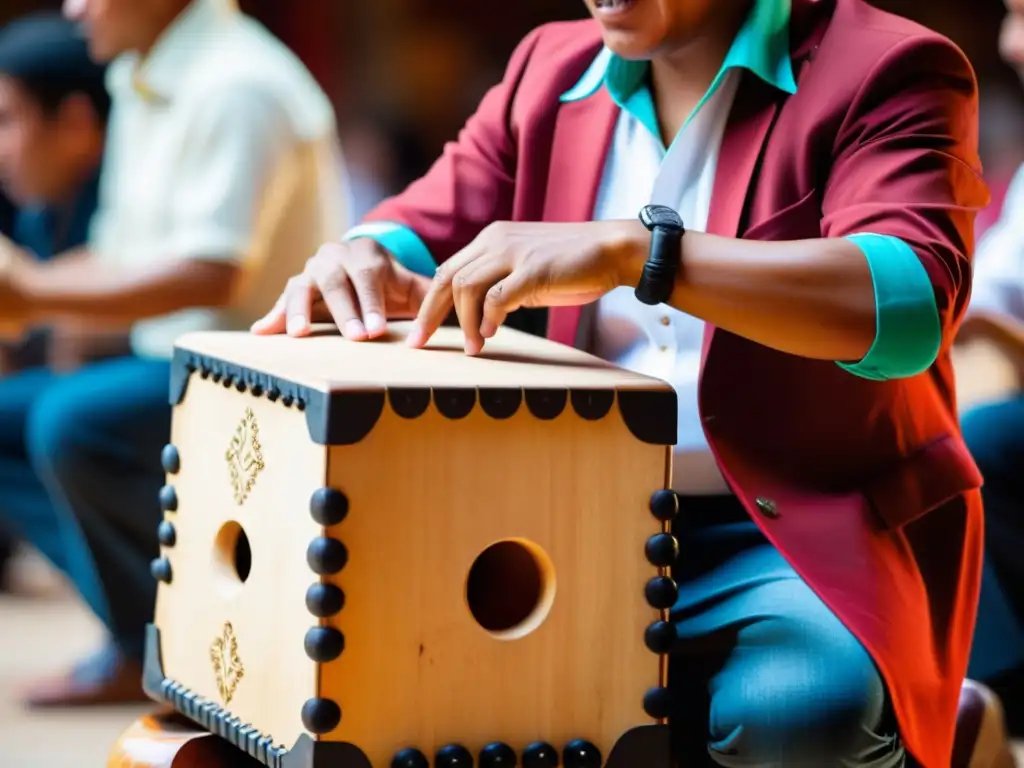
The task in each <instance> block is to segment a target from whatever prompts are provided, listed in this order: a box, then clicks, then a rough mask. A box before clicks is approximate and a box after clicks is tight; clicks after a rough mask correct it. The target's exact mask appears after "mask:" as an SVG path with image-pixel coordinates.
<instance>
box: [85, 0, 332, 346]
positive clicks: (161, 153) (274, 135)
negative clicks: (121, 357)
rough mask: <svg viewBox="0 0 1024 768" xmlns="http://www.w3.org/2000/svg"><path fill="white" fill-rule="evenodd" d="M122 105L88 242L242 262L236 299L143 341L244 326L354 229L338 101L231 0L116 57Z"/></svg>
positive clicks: (96, 246)
mask: <svg viewBox="0 0 1024 768" xmlns="http://www.w3.org/2000/svg"><path fill="white" fill-rule="evenodd" d="M109 86H110V91H111V94H112V97H113V102H114V106H113V112H112V115H111V120H110V127H109V140H108V149H107V156H106V159H105V164H104V171H103V178H102V181H101V192H100V210H99V212H98V214H97V218H96V222H95V225H94V228H93V231H92V234H91V237H90V247H91V250H92V251H93V252H94V253H95V254H96V256H97V257H98V258H100V259H103V260H106V261H107V262H109V263H110V264H117V265H125V266H128V265H135V264H139V265H141V264H156V263H159V262H167V261H173V260H177V259H204V260H223V261H230V262H236V263H238V264H239V265H241V267H242V269H243V272H242V279H241V280H240V281H239V286H238V291H237V293H236V295H235V297H234V300H233V302H232V303H231V305H230V306H229V307H227V308H218V309H190V310H185V311H182V312H176V313H174V314H172V315H169V316H164V317H157V318H153V319H148V320H144V321H141V322H138V323H137V324H136V325H135V327H134V328H133V329H132V344H133V347H134V349H135V352H136V353H137V354H140V355H145V356H151V357H161V358H165V357H168V356H169V355H170V354H171V352H172V347H173V344H174V340H175V339H176V338H177V337H178V336H179V335H180V334H182V333H185V332H188V331H194V330H205V329H245V328H248V326H249V325H250V324H251V323H252V322H253V321H254V320H256V319H257V318H259V317H260V316H262V315H263V314H264V313H265V312H266V311H267V310H268V309H269V308H270V307H271V306H272V305H273V303H274V301H275V300H276V299H277V297H278V295H280V292H281V290H282V288H283V287H284V284H285V282H286V281H287V279H288V277H289V276H290V275H293V274H296V273H298V272H300V271H301V269H302V265H303V264H304V262H305V261H306V260H307V259H308V258H309V257H310V256H312V255H313V254H314V253H315V252H316V250H317V248H319V246H320V245H321V244H322V243H325V242H331V241H333V240H337V239H338V238H339V237H340V236H341V235H342V233H343V232H344V231H345V229H346V221H345V219H346V210H347V201H346V197H345V194H344V189H343V186H344V185H343V182H342V178H341V174H340V173H339V170H338V169H339V164H340V150H339V149H338V141H337V134H336V127H335V119H334V112H333V109H332V107H331V105H330V102H329V100H328V99H327V97H326V95H325V94H324V93H323V91H322V90H321V89H320V87H319V86H318V85H317V83H316V82H315V80H314V79H313V77H312V76H311V75H310V74H309V72H308V71H307V70H306V69H305V67H304V66H303V65H302V64H301V63H300V62H299V60H298V59H297V58H296V57H295V56H294V54H292V53H291V51H289V50H288V49H287V48H286V47H285V46H284V45H283V44H282V43H280V42H279V41H278V40H277V39H275V38H274V37H273V36H272V35H271V34H270V33H269V32H267V31H266V30H265V29H264V28H263V27H262V26H260V25H259V24H258V23H257V22H255V21H254V20H252V19H251V18H249V17H247V16H245V15H243V14H241V13H240V12H239V11H238V8H237V6H236V5H235V3H234V2H233V0H194V2H193V3H192V5H191V6H189V8H188V9H187V10H186V11H185V12H184V13H183V14H182V16H181V17H179V19H178V20H177V21H176V22H175V23H174V25H173V26H172V27H171V28H170V29H169V30H168V31H167V32H166V33H165V34H164V36H163V37H162V38H161V39H160V40H159V41H158V43H157V45H156V46H155V48H154V49H153V50H152V51H151V52H150V54H149V56H148V57H147V58H146V59H145V60H144V61H141V62H140V61H139V60H138V57H136V56H131V55H130V56H124V57H122V58H120V59H119V60H118V61H116V62H115V63H114V64H113V65H112V66H111V68H110V74H109Z"/></svg>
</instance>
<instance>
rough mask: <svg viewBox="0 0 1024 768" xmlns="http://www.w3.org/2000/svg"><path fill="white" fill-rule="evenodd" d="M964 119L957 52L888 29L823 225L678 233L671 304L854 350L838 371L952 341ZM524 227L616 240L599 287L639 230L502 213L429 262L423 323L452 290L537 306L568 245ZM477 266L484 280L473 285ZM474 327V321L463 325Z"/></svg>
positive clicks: (967, 128) (967, 132)
mask: <svg viewBox="0 0 1024 768" xmlns="http://www.w3.org/2000/svg"><path fill="white" fill-rule="evenodd" d="M975 121H976V90H975V86H974V79H973V74H972V72H971V70H970V67H969V64H968V63H967V62H966V60H965V59H964V58H963V56H962V54H960V52H959V51H957V50H956V48H955V47H954V46H952V45H951V44H949V43H947V42H945V41H943V40H941V39H940V38H937V37H928V38H922V39H912V40H909V41H904V42H903V43H901V44H898V45H897V46H895V47H894V48H893V49H891V50H890V52H889V53H888V54H887V55H886V56H884V57H882V59H881V60H880V61H879V62H878V64H877V65H876V66H875V68H874V69H873V71H872V74H871V76H870V77H869V78H867V79H866V81H865V82H864V83H863V84H862V86H861V88H860V91H859V93H858V95H857V97H856V99H854V101H853V103H852V104H851V106H850V108H849V109H848V114H847V116H846V119H845V121H844V122H843V124H842V125H841V126H840V128H839V130H838V132H837V138H836V141H835V146H834V148H833V158H834V159H833V162H832V165H831V172H830V174H829V176H828V179H827V182H826V183H825V185H824V187H823V189H822V213H823V217H822V222H821V234H822V237H821V238H820V239H814V240H804V241H798V242H784V243H782V242H756V241H751V240H736V239H728V238H719V237H714V236H711V235H702V234H698V233H690V234H687V235H686V237H684V238H683V252H682V268H681V269H680V272H679V279H678V282H677V286H676V290H675V291H674V293H673V296H672V299H671V303H672V304H673V305H675V306H677V307H678V308H680V309H682V310H683V311H686V312H688V313H690V314H693V315H695V316H697V317H700V318H701V319H704V320H706V321H708V322H710V323H712V324H713V325H716V326H718V327H719V328H723V329H725V330H728V331H732V332H734V333H737V334H739V335H741V336H744V337H746V338H749V339H751V340H753V341H756V342H758V343H761V344H764V345H766V346H771V347H774V348H776V349H780V350H782V351H785V352H789V353H791V354H796V355H800V356H804V357H812V358H818V359H826V360H834V361H839V362H841V363H842V362H843V361H857V362H855V363H853V364H850V363H845V364H844V367H849V368H851V369H855V368H856V366H858V365H859V366H860V367H859V368H857V369H855V370H851V372H853V373H856V374H857V375H862V376H866V377H869V378H891V377H893V376H899V375H913V374H915V373H918V372H920V371H922V370H924V369H925V368H927V367H928V366H929V365H930V364H931V362H932V361H933V360H934V358H935V355H936V354H937V353H938V350H939V349H940V348H941V347H942V346H944V345H946V344H948V342H949V341H950V340H951V338H952V335H953V333H954V332H955V329H956V327H957V325H958V323H959V321H960V318H961V317H962V314H963V308H964V306H965V304H966V300H967V296H968V294H969V283H970V264H969V253H970V250H971V246H972V225H973V218H974V213H975V212H976V210H977V209H978V208H980V207H981V206H982V205H983V204H984V202H985V200H986V197H987V195H986V192H985V189H984V185H983V183H982V182H981V180H980V178H979V175H978V168H977V165H978V164H977V158H976V125H975ZM530 227H533V232H534V234H535V235H536V237H537V238H540V237H544V238H553V239H556V240H559V242H558V243H557V248H556V250H561V251H562V252H564V250H565V249H566V248H573V249H576V250H578V251H586V250H589V251H591V252H592V253H595V254H596V253H599V252H601V251H604V250H613V251H615V252H616V253H618V254H619V255H620V256H621V257H622V258H623V259H624V261H623V262H622V263H620V264H618V265H617V266H616V267H614V268H613V269H612V271H611V272H610V273H609V277H610V279H611V283H610V285H611V286H614V285H618V284H623V285H635V284H636V279H637V278H638V276H639V271H640V269H641V268H642V263H643V261H644V260H645V259H646V256H647V242H648V235H647V234H646V232H645V231H644V230H643V229H642V228H641V227H640V225H639V223H638V222H632V221H630V222H620V223H619V228H618V229H617V230H614V229H609V228H608V227H607V226H605V225H603V224H596V223H595V224H582V225H576V224H573V225H546V226H540V227H538V225H526V224H523V225H509V224H503V225H501V233H502V234H503V236H500V237H496V236H495V232H497V231H498V230H495V231H494V232H490V233H486V234H485V235H484V236H482V237H481V239H480V242H478V243H475V244H473V245H471V246H470V247H469V248H467V249H466V250H465V252H464V253H462V254H459V255H457V256H456V257H454V258H453V259H452V260H451V262H450V263H448V264H446V265H445V266H444V267H442V273H443V274H442V276H441V280H440V282H441V285H440V287H439V289H438V291H437V293H436V295H437V297H438V303H437V304H436V306H432V307H431V308H430V310H428V314H430V317H429V318H423V319H425V320H426V321H427V328H426V331H427V335H429V333H430V331H431V330H432V328H433V327H434V326H435V325H436V322H437V317H438V316H439V315H441V314H443V311H444V307H445V305H446V303H448V302H450V301H452V295H453V294H454V293H461V294H463V296H462V298H461V299H460V298H455V299H454V305H455V306H456V309H457V310H458V309H459V307H460V304H462V303H465V304H468V305H471V304H472V303H473V301H479V302H484V301H488V300H489V301H490V303H491V304H492V305H493V308H492V311H491V315H492V323H491V325H493V323H494V322H495V321H499V320H500V319H501V318H503V316H504V313H505V312H507V311H510V310H512V309H515V308H516V306H517V305H516V303H515V302H517V301H518V302H521V303H520V304H519V306H534V305H538V304H543V303H545V302H553V301H562V300H563V299H564V296H563V295H562V294H564V293H565V292H568V294H571V293H572V289H573V286H572V285H570V284H569V283H568V282H564V283H563V284H561V285H559V284H558V280H562V281H566V280H568V279H569V276H568V275H567V273H566V262H565V260H563V262H562V263H561V264H553V263H552V264H548V261H547V260H546V258H545V257H544V256H543V255H542V252H544V253H546V249H545V248H544V247H543V246H541V245H540V244H539V240H537V239H533V240H531V238H529V237H527V236H526V229H528V228H530ZM588 229H589V232H590V234H588ZM559 231H561V234H559ZM601 233H603V234H601ZM599 236H600V237H606V238H608V240H607V243H606V247H605V246H602V245H601V243H599V242H596V241H595V240H594V238H596V237H599ZM869 240H872V241H873V242H868V241H869ZM880 244H883V245H887V246H889V247H891V252H887V250H886V248H885V247H883V248H879V247H878V246H879V245H880ZM865 246H870V247H865ZM869 250H871V251H873V253H874V258H875V260H876V261H878V260H879V259H888V262H886V263H884V264H883V266H887V267H889V269H887V270H886V272H887V277H886V279H885V280H884V281H882V280H876V279H875V278H877V277H878V275H877V274H875V269H874V267H877V266H878V264H877V263H875V264H869V260H868V259H867V258H865V256H866V254H867V251H869ZM516 252H518V253H519V254H520V255H523V254H527V253H531V254H532V256H531V258H530V259H529V264H528V265H527V260H526V259H519V261H518V263H516ZM485 255H490V256H489V257H493V258H494V259H496V260H502V259H503V260H504V263H503V264H501V265H496V266H495V268H494V269H492V270H491V271H490V272H488V271H486V270H482V269H479V268H477V267H476V266H474V270H475V271H474V272H473V273H472V275H470V274H468V273H467V272H466V271H464V268H466V267H467V266H468V265H469V264H470V263H472V262H475V261H476V260H477V259H479V258H481V257H483V256H485ZM550 258H551V259H552V260H553V259H555V258H558V254H555V253H551V254H550ZM598 258H600V257H598ZM574 263H575V262H574ZM894 265H895V266H897V267H898V268H897V269H892V267H894ZM588 268H589V266H588ZM502 269H507V272H506V273H505V274H502ZM524 269H529V270H533V271H534V272H535V277H534V279H533V280H532V281H531V280H523V279H521V278H522V275H519V276H517V278H516V280H515V285H514V289H513V290H508V288H509V285H508V283H507V282H506V284H505V285H502V286H500V287H498V288H496V290H495V291H493V292H491V293H490V294H489V295H488V291H490V289H491V288H494V287H495V283H496V282H497V281H501V280H503V279H504V278H506V277H508V276H509V275H512V274H513V273H514V272H516V271H518V272H520V273H522V271H523V270H524ZM459 273H461V274H459ZM573 279H574V278H573ZM487 280H491V281H492V282H491V283H490V284H488V285H484V284H483V283H485V282H486V281H487ZM618 280H621V281H622V282H616V281H618ZM460 281H461V283H462V284H461V285H459V283H460ZM903 283H913V284H914V285H915V286H916V293H915V294H914V295H915V296H916V297H917V298H914V300H913V301H912V302H910V301H906V300H905V299H904V298H903V297H904V296H905V295H906V292H904V291H903V290H902V286H903ZM587 287H588V289H592V288H593V287H594V286H593V285H589V286H587ZM446 294H447V295H446ZM499 294H500V297H499ZM467 296H468V298H467ZM428 301H433V300H432V299H428ZM876 307H882V308H885V310H886V312H885V313H884V314H883V313H882V312H881V311H877V312H876ZM485 314H486V313H485ZM911 316H913V317H915V318H917V319H919V320H921V324H922V326H923V327H924V329H925V330H926V331H928V333H922V334H921V335H920V336H919V337H918V338H917V339H910V341H909V342H908V341H906V340H905V339H904V340H901V339H899V338H898V337H897V338H896V341H891V340H892V339H893V338H894V337H893V334H891V333H887V331H888V330H891V329H892V326H894V325H895V326H898V325H899V324H900V321H901V320H905V319H907V318H909V317H911ZM461 318H462V313H460V319H461ZM883 320H885V322H884V323H883ZM475 322H476V320H475V319H472V318H471V319H470V320H469V324H470V325H473V324H474V323H475ZM929 324H930V328H929ZM883 326H884V327H883ZM465 327H466V324H465V323H464V328H465ZM487 330H488V331H490V330H491V326H488V328H487ZM474 333H475V330H473V329H472V328H471V329H470V330H469V331H467V336H472V335H473V334H474ZM887 340H888V341H887ZM883 342H885V344H888V345H889V346H892V347H896V348H897V349H896V351H898V352H900V353H901V355H902V357H903V358H905V359H906V360H909V361H911V362H906V363H904V365H903V366H902V368H901V367H899V366H894V367H892V368H890V369H888V370H877V371H876V370H872V367H871V365H870V363H871V360H870V359H869V358H871V357H872V355H873V353H876V352H878V351H879V350H878V349H877V348H876V347H877V346H883ZM474 346H476V345H474ZM889 357H890V358H892V357H898V356H897V355H892V354H890V355H889Z"/></svg>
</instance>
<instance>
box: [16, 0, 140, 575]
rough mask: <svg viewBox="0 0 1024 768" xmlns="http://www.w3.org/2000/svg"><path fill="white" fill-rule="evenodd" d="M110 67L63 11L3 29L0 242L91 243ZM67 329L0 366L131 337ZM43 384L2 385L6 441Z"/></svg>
mask: <svg viewBox="0 0 1024 768" xmlns="http://www.w3.org/2000/svg"><path fill="white" fill-rule="evenodd" d="M104 76H105V67H104V66H103V65H101V64H97V63H95V62H93V61H92V60H91V59H90V58H89V51H88V46H87V44H86V41H85V40H84V39H83V38H82V36H81V34H80V33H79V32H78V30H77V28H76V25H74V24H73V23H72V22H69V21H67V20H65V19H64V18H63V17H61V16H60V14H52V13H45V14H38V15H33V16H29V17H26V18H23V19H20V20H17V21H15V22H12V23H10V24H8V25H7V26H6V27H4V28H3V29H0V185H2V188H3V193H4V198H5V200H6V205H7V209H6V213H7V215H6V217H5V221H4V226H0V242H4V241H13V242H14V243H15V244H17V245H19V246H21V247H23V248H24V249H26V250H28V251H30V252H31V254H32V255H33V256H35V257H36V258H39V259H49V258H51V257H53V256H54V255H56V254H57V253H60V252H63V251H67V250H68V249H71V248H77V247H79V246H81V245H82V244H83V243H84V242H85V240H86V236H87V234H88V230H89V224H90V222H91V221H92V216H93V213H94V212H95V210H96V197H97V188H98V184H99V172H100V163H101V161H102V158H103V145H104V136H105V132H106V123H107V117H108V114H109V112H110V97H109V95H108V94H107V91H106V86H105V83H104ZM61 330H62V329H58V333H57V334H56V336H55V335H54V334H52V333H51V332H49V331H48V330H44V329H40V330H38V331H35V332H32V333H29V334H28V335H27V336H26V337H25V338H24V339H18V340H17V341H13V342H8V343H4V344H0V375H6V374H9V373H12V372H14V371H16V370H19V369H26V368H33V367H37V366H42V365H43V364H45V363H47V362H53V363H57V364H58V365H59V366H60V367H69V366H71V365H72V364H73V360H74V359H75V358H77V359H79V360H80V359H81V358H82V357H92V356H95V355H96V354H98V353H102V352H105V351H113V350H112V349H111V346H110V345H111V344H114V345H115V348H116V346H123V344H121V343H120V342H121V341H122V339H121V338H120V337H116V338H114V339H107V338H104V337H101V338H99V339H93V338H90V337H89V336H84V337H82V336H77V335H74V336H69V335H68V334H67V333H66V332H64V333H62V332H60V331H61ZM83 342H84V343H83ZM35 384H36V383H35V377H34V376H33V375H25V376H21V377H19V378H18V380H17V382H15V383H14V384H13V385H12V386H4V387H3V397H2V400H0V442H3V441H5V440H10V439H12V438H13V439H18V436H19V435H20V430H19V429H18V428H17V426H16V424H17V422H18V421H19V416H18V413H19V412H20V410H21V409H22V404H23V403H24V401H25V400H26V398H31V397H32V394H33V391H34V389H35ZM11 419H13V420H14V421H13V422H12V421H11ZM13 551H14V538H13V537H12V536H11V535H10V532H9V531H7V530H6V529H5V528H3V527H0V586H2V585H4V583H5V580H6V578H5V577H6V575H7V565H8V563H9V562H10V559H11V556H12V554H13Z"/></svg>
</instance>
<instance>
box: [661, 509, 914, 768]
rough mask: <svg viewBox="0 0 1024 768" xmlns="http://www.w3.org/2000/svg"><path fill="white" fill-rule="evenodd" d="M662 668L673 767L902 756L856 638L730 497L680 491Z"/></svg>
mask: <svg viewBox="0 0 1024 768" xmlns="http://www.w3.org/2000/svg"><path fill="white" fill-rule="evenodd" d="M674 528H675V534H676V536H677V538H678V539H679V541H680V557H679V565H678V566H677V567H676V569H675V570H674V575H675V578H676V581H677V582H678V584H679V599H678V602H677V603H676V606H675V608H674V609H673V611H672V619H673V621H674V622H675V626H676V633H677V636H678V639H679V642H678V645H677V649H676V651H675V653H674V654H673V655H672V657H671V659H670V664H669V685H670V688H671V690H672V692H673V694H674V699H675V710H674V711H673V714H672V717H671V723H672V727H673V736H674V738H675V739H676V751H677V753H678V754H679V755H680V763H681V765H684V766H687V767H688V768H689V766H700V765H712V766H713V765H721V766H735V767H736V768H739V767H740V766H743V768H749V767H751V766H757V767H758V768H769V767H771V768H775V767H776V766H786V768H788V767H789V766H809V767H810V766H814V767H815V768H825V767H826V766H845V767H846V768H897V767H898V766H903V765H904V764H905V761H906V755H905V751H904V749H903V747H902V746H901V744H900V741H899V737H898V733H897V727H896V723H895V718H894V716H893V714H892V711H891V708H890V705H889V699H888V694H887V692H886V689H885V685H884V683H883V681H882V678H881V675H880V674H879V672H878V670H877V668H876V667H875V664H874V662H873V661H872V660H871V657H870V656H869V655H868V653H867V651H866V650H865V649H864V647H863V646H862V645H861V644H860V642H859V641H858V640H857V639H856V638H855V637H854V636H853V635H852V634H851V633H850V632H849V631H848V630H847V629H846V627H845V626H844V625H843V624H842V623H841V622H840V621H839V619H837V618H836V617H835V615H834V614H833V613H832V612H831V611H830V610H829V609H828V607H827V606H826V605H825V604H824V603H823V602H822V601H821V600H820V599H819V598H818V597H817V595H816V594H815V593H814V592H813V591H812V590H811V588H810V587H809V586H808V585H807V584H806V582H804V581H803V580H802V579H801V578H800V577H799V576H798V575H797V574H796V572H795V571H794V570H793V569H792V567H790V565H789V564H788V563H787V562H786V561H785V559H784V558H783V557H782V555H781V554H780V553H779V551H778V550H777V549H776V548H775V547H774V546H773V545H772V544H771V543H770V542H769V541H768V540H767V539H766V538H765V537H764V535H763V534H762V533H761V532H760V530H759V529H758V528H757V526H756V525H754V523H753V522H752V521H750V519H749V518H748V517H747V516H746V514H745V513H744V512H743V510H742V508H741V507H740V505H739V502H738V501H737V500H735V499H734V498H731V497H723V498H689V497H681V499H680V513H679V518H678V521H677V523H676V525H675V526H674Z"/></svg>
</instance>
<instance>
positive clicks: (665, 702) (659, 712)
mask: <svg viewBox="0 0 1024 768" xmlns="http://www.w3.org/2000/svg"><path fill="white" fill-rule="evenodd" d="M644 712H646V713H647V714H648V715H650V716H651V717H653V718H654V719H655V720H664V719H665V718H667V717H668V716H669V715H670V714H671V713H672V694H671V693H669V690H668V688H651V690H649V691H648V692H647V693H645V694H644Z"/></svg>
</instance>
